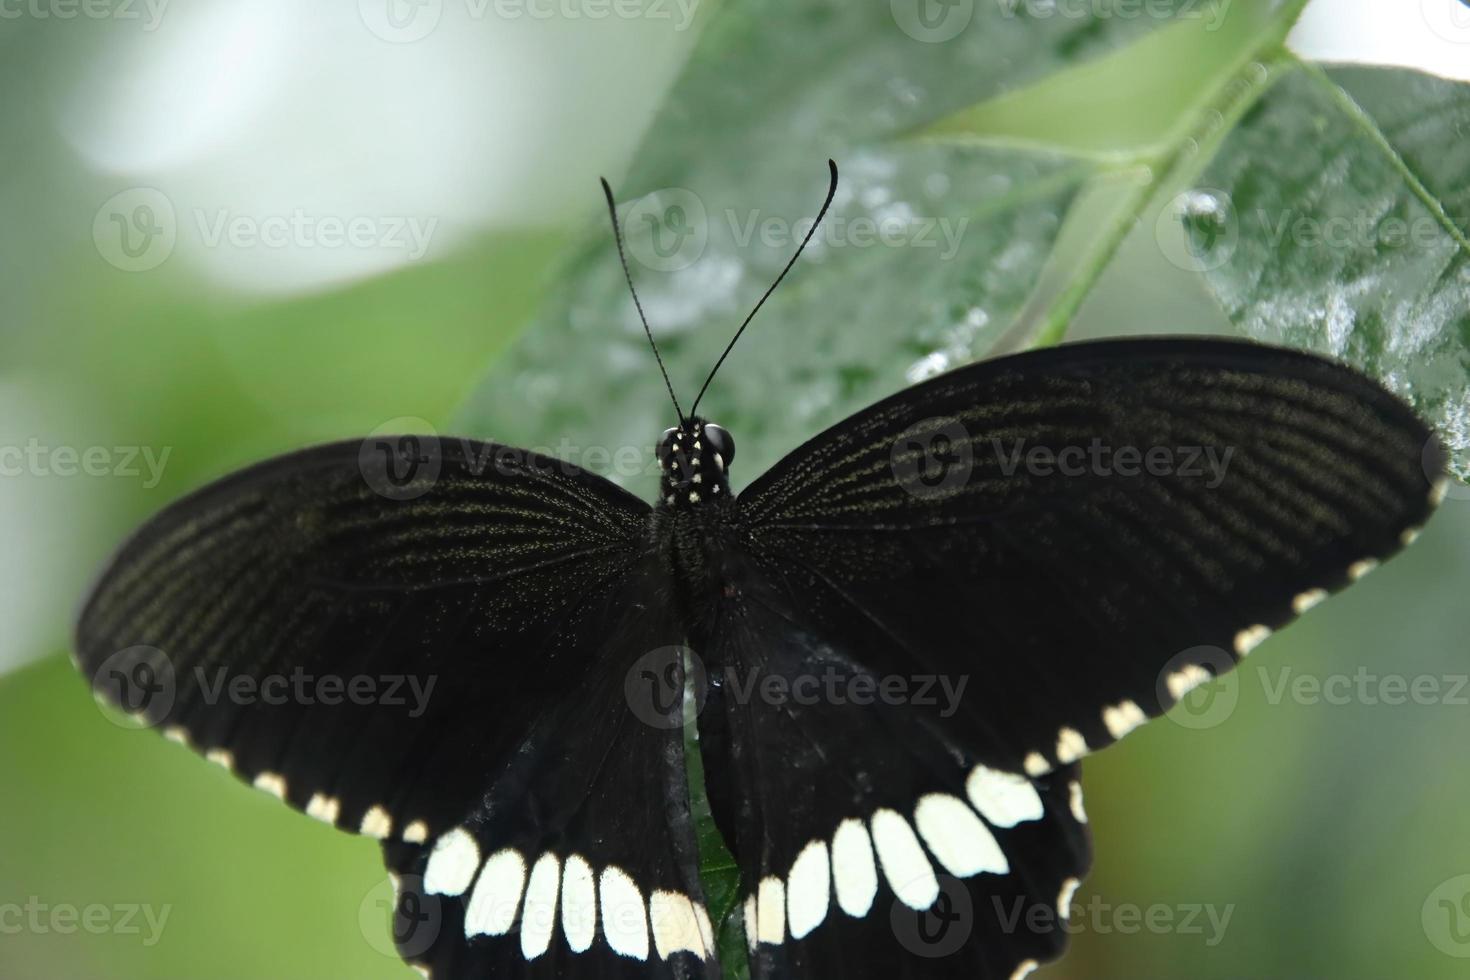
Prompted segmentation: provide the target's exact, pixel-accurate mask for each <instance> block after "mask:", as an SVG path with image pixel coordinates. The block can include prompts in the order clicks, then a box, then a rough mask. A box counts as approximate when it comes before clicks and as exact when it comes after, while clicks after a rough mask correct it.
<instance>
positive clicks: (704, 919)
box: [694, 902, 715, 956]
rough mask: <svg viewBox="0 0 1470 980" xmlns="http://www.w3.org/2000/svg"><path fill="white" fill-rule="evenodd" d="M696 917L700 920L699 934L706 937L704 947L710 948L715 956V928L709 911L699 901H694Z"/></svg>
mask: <svg viewBox="0 0 1470 980" xmlns="http://www.w3.org/2000/svg"><path fill="white" fill-rule="evenodd" d="M694 917H695V918H696V919H698V920H699V934H700V936H702V937H703V938H704V948H705V949H707V950H709V951H710V955H711V956H713V955H714V951H715V930H714V928H713V927H712V926H711V925H710V921H709V913H708V912H706V911H705V908H704V906H703V905H701V904H700V903H698V902H695V903H694Z"/></svg>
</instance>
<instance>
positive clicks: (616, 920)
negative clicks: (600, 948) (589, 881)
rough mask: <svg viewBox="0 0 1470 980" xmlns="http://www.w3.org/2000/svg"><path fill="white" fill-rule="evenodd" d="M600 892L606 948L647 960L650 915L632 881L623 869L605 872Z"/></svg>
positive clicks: (615, 868) (600, 883)
mask: <svg viewBox="0 0 1470 980" xmlns="http://www.w3.org/2000/svg"><path fill="white" fill-rule="evenodd" d="M598 890H599V893H600V894H599V895H598V898H599V899H600V901H601V903H602V934H603V935H604V936H606V937H607V944H608V945H609V946H611V947H612V950H613V952H614V953H618V954H620V955H622V956H628V957H631V958H632V959H635V960H646V959H648V915H647V910H646V909H645V908H644V905H643V893H642V892H640V891H639V890H638V886H637V885H635V884H633V879H632V878H629V877H628V874H627V872H625V871H624V870H623V869H622V868H618V867H608V868H603V869H602V878H601V879H599V882H598Z"/></svg>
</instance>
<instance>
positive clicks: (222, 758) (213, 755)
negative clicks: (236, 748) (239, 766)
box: [204, 749, 235, 770]
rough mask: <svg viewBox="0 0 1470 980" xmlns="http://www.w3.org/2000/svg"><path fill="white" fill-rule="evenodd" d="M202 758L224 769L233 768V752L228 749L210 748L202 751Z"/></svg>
mask: <svg viewBox="0 0 1470 980" xmlns="http://www.w3.org/2000/svg"><path fill="white" fill-rule="evenodd" d="M204 758H206V759H208V760H209V761H210V762H213V763H214V764H215V765H217V766H220V767H222V768H224V769H231V770H233V769H234V768H235V753H233V752H231V751H230V750H229V749H210V750H209V751H208V752H206V753H204Z"/></svg>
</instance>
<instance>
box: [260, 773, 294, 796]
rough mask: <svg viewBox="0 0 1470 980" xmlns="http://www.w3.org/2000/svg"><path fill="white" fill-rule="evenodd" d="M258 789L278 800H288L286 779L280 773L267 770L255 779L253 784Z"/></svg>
mask: <svg viewBox="0 0 1470 980" xmlns="http://www.w3.org/2000/svg"><path fill="white" fill-rule="evenodd" d="M253 785H254V786H255V788H256V789H258V790H261V791H263V792H266V793H269V794H270V795H272V796H274V797H275V798H276V799H278V800H284V799H285V798H286V777H285V776H282V775H281V774H280V773H278V772H271V771H270V770H266V771H265V772H262V773H261V774H260V775H258V776H256V777H255V782H254V784H253Z"/></svg>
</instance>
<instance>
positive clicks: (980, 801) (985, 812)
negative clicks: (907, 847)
mask: <svg viewBox="0 0 1470 980" xmlns="http://www.w3.org/2000/svg"><path fill="white" fill-rule="evenodd" d="M965 794H966V795H967V796H969V798H970V803H971V805H973V806H974V807H975V809H976V810H979V811H980V815H981V816H983V817H984V818H985V819H986V820H989V821H990V822H991V823H992V824H994V825H995V826H997V827H1014V826H1015V825H1016V824H1018V823H1022V822H1024V821H1027V820H1040V819H1041V815H1042V813H1043V812H1044V811H1043V809H1042V806H1041V797H1040V796H1038V795H1037V793H1036V787H1035V786H1032V785H1031V780H1029V779H1027V778H1026V777H1025V776H1019V775H1016V774H1015V773H1010V772H1001V771H999V770H998V769H990V768H987V767H985V766H976V767H975V768H974V769H972V770H971V771H970V778H969V779H967V780H966V781H965ZM919 829H920V830H923V828H922V827H920V828H919Z"/></svg>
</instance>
